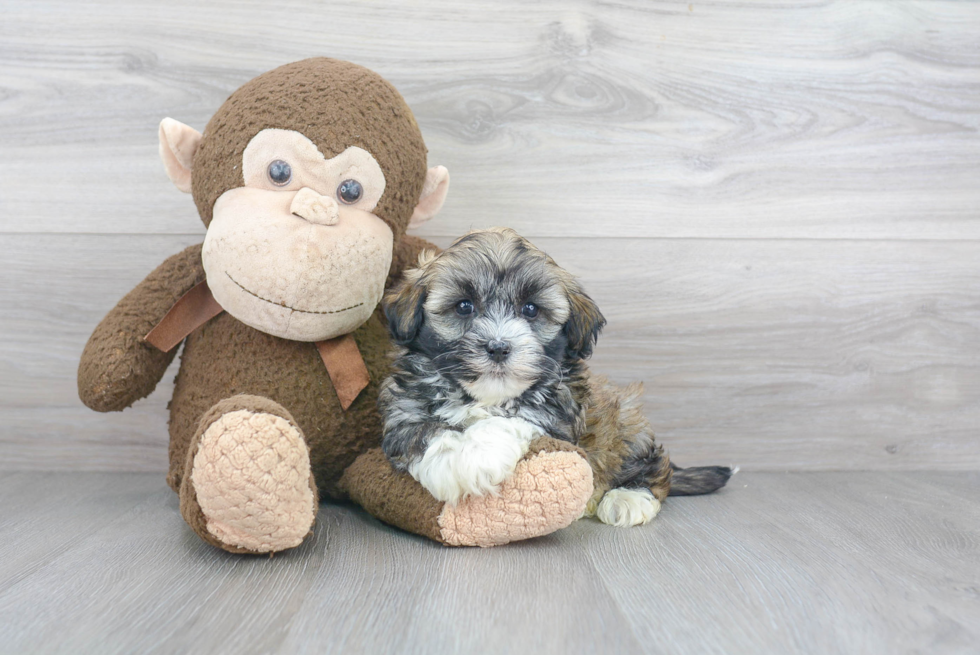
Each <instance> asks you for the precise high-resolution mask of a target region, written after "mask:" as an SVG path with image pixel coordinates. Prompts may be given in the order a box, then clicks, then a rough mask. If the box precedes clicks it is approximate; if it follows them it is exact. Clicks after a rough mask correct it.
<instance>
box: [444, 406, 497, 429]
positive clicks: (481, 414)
mask: <svg viewBox="0 0 980 655" xmlns="http://www.w3.org/2000/svg"><path fill="white" fill-rule="evenodd" d="M491 410H496V411H491ZM436 416H438V417H439V418H440V419H442V420H443V421H445V422H446V423H448V424H449V425H451V426H453V427H454V428H458V429H460V430H466V429H467V428H469V427H472V426H473V425H475V424H477V423H479V422H480V421H485V420H486V419H488V418H491V417H494V416H504V412H503V410H501V409H499V408H497V407H490V408H488V407H484V406H482V405H477V404H476V403H460V404H448V405H444V406H442V407H440V408H439V409H438V410H436Z"/></svg>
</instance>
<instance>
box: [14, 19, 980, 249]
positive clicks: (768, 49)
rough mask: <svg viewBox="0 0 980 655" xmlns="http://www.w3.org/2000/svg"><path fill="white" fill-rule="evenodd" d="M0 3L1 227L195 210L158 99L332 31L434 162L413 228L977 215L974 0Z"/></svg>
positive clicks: (195, 109)
mask: <svg viewBox="0 0 980 655" xmlns="http://www.w3.org/2000/svg"><path fill="white" fill-rule="evenodd" d="M2 10H3V16H4V20H3V22H2V24H0V64H2V65H0V88H2V89H3V92H2V95H0V134H2V135H3V137H2V138H3V142H2V150H0V159H2V160H3V161H4V163H5V175H4V176H3V177H2V179H0V230H3V231H8V232H37V231H42V232H72V233H76V232H85V233H102V232H121V233H132V232H139V233H186V232H191V231H195V230H198V231H199V230H200V229H201V228H200V225H199V222H198V220H197V218H196V216H195V213H194V210H193V206H192V204H191V202H190V200H189V199H188V198H181V197H180V195H179V194H178V193H177V192H176V191H175V190H174V189H173V188H172V187H171V186H170V184H169V183H168V182H167V181H166V179H165V177H164V175H163V171H162V166H161V165H160V164H159V162H158V161H157V154H156V152H157V150H156V149H157V145H156V130H157V125H158V123H159V121H160V120H161V119H162V118H163V117H164V116H172V117H174V118H177V119H179V120H181V121H184V122H186V123H188V124H191V125H193V126H195V127H197V128H199V129H201V128H203V126H204V124H205V123H206V121H207V119H208V118H209V117H210V116H211V114H212V113H213V112H214V111H215V109H217V107H218V106H219V105H220V104H221V102H222V101H223V100H224V99H225V98H226V97H227V96H228V94H229V93H231V91H233V90H234V89H235V88H237V87H238V86H239V85H241V84H242V83H244V82H245V81H247V80H248V79H250V78H252V77H254V76H255V75H257V74H259V73H261V72H264V71H266V70H268V69H270V68H273V67H275V66H277V65H280V64H283V63H286V62H289V61H293V60H296V59H302V58H305V57H308V56H312V55H329V56H335V57H340V58H345V59H350V60H353V61H357V62H359V63H362V64H364V65H366V66H368V67H371V68H373V69H375V70H377V71H379V72H380V73H382V74H383V75H385V76H386V77H388V78H389V79H390V80H391V81H392V82H393V83H394V84H395V85H396V86H397V87H398V88H399V89H400V90H401V91H402V93H403V94H404V95H405V97H406V98H407V100H408V102H409V104H410V105H411V106H412V107H413V108H414V110H415V112H416V114H417V116H418V118H419V121H420V124H421V126H422V128H423V131H424V134H425V136H426V139H427V142H428V144H429V148H430V160H431V162H432V163H433V164H437V163H438V164H445V165H446V166H448V167H449V169H450V170H451V171H452V175H453V190H452V192H451V195H450V199H449V202H448V204H447V207H446V210H445V212H444V214H443V215H442V216H440V217H439V218H438V219H437V220H436V221H434V222H433V223H432V224H431V225H429V226H426V227H425V228H424V230H423V232H422V234H423V235H425V236H455V235H459V234H461V233H462V232H464V231H465V230H466V228H468V227H469V226H473V225H476V226H480V225H492V224H500V223H506V224H509V225H511V226H513V227H515V228H516V229H518V231H521V232H522V233H525V234H527V235H530V236H625V235H629V236H671V237H726V238H748V237H751V238H800V237H802V238H820V239H822V238H901V239H911V238H927V239H935V238H943V239H963V238H972V239H977V238H980V220H978V217H977V212H976V208H977V206H978V204H980V185H978V184H977V183H976V180H977V179H978V178H980V130H978V128H980V50H978V48H977V42H978V40H977V34H978V33H980V6H978V5H977V4H976V3H969V2H939V1H928V2H927V1H920V2H915V1H906V2H889V1H886V0H879V1H871V2H811V1H802V0H801V1H793V2H786V3H780V4H778V5H773V4H772V3H768V2H698V3H688V2H686V1H683V2H649V1H647V0H630V1H626V2H589V1H585V0H576V1H573V2H567V1H565V0H551V1H549V2H541V3H531V4H528V3H525V2H520V1H519V0H498V1H496V2H494V3H492V4H487V3H466V4H461V5H458V6H454V7H453V8H452V10H451V11H450V10H447V9H446V8H445V7H443V6H441V5H439V4H438V3H424V2H422V3H412V4H411V6H408V5H405V4H404V3H401V2H396V1H395V0H387V1H383V2H363V1H361V2H358V1H356V0H352V1H350V2H345V3H344V4H343V10H338V9H337V8H336V7H334V6H331V5H330V4H329V3H318V2H312V1H303V2H290V3H287V4H282V3H268V2H259V1H254V2H228V1H224V2H208V3H202V2H191V1H189V0H185V1H181V2H168V3H154V2H150V1H148V0H143V1H141V2H131V1H129V0H116V1H113V2H105V3H97V4H85V5H82V4H78V3H76V2H66V1H61V2H32V3H18V2H4V3H3V4H2ZM14 164H16V165H14Z"/></svg>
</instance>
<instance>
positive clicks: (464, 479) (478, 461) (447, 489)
mask: <svg viewBox="0 0 980 655" xmlns="http://www.w3.org/2000/svg"><path fill="white" fill-rule="evenodd" d="M536 435H537V430H536V429H535V428H534V426H532V425H531V424H530V423H527V422H526V421H523V420H521V419H513V418H502V417H493V418H489V419H485V420H482V421H479V422H478V423H475V424H474V425H472V426H470V427H469V428H467V429H466V431H465V432H453V431H449V430H447V431H444V432H442V433H440V434H439V435H438V436H436V437H435V438H434V439H432V440H431V441H430V442H429V446H428V448H427V449H426V451H425V455H424V456H423V457H422V459H421V460H420V461H419V462H417V463H415V464H412V465H411V466H409V469H408V472H409V473H410V474H411V475H412V477H414V478H415V479H416V480H418V481H419V483H420V484H421V485H422V486H423V487H425V488H426V489H427V490H428V491H429V493H431V494H432V496H433V497H434V498H435V499H436V500H441V501H443V502H446V503H450V504H456V503H457V502H459V501H460V500H462V499H463V498H465V497H466V496H483V495H486V494H489V493H496V492H497V491H498V489H499V487H500V483H501V482H503V481H504V480H506V479H507V478H509V477H510V476H511V475H513V473H514V468H515V467H516V466H517V462H519V461H520V459H521V458H522V457H523V456H524V453H526V452H527V447H528V444H529V443H530V442H531V440H532V439H533V438H534V437H535V436H536Z"/></svg>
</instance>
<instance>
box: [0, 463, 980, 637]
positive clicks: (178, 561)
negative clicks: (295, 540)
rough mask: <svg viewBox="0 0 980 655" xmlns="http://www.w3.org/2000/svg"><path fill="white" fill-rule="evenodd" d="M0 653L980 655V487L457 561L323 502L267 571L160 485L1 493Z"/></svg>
mask: <svg viewBox="0 0 980 655" xmlns="http://www.w3.org/2000/svg"><path fill="white" fill-rule="evenodd" d="M0 493H2V494H3V498H4V499H5V502H4V503H3V507H2V509H0V530H2V534H3V540H2V542H0V652H4V653H27V652H32V653H33V652H39V653H47V652H66V653H68V652H70V653H100V654H105V653H134V652H146V653H150V652H152V653H168V652H200V653H232V652H233V653H237V654H243V653H314V652H316V653H359V652H365V653H384V652H406V653H443V652H445V653H453V652H474V653H482V652H492V653H511V652H514V653H552V652H554V653H566V652H597V653H699V654H700V653H976V652H978V648H980V647H978V643H980V505H978V503H977V498H978V497H980V473H967V472H942V473H940V472H922V471H920V472H903V473H899V472H874V473H867V472H851V473H846V472H840V473H757V472H750V473H742V474H739V475H738V476H736V477H735V478H734V480H733V484H732V485H731V486H730V487H729V488H728V489H726V490H724V491H723V492H721V493H719V494H717V495H715V496H710V497H703V498H672V499H670V500H669V502H668V503H667V504H666V505H665V508H664V510H663V512H662V513H661V515H660V516H659V517H658V518H657V519H656V520H655V521H654V522H653V523H652V524H650V525H648V526H645V527H642V528H633V529H629V530H617V529H613V528H609V527H606V526H603V525H601V524H598V523H595V522H592V521H587V520H584V521H579V522H577V523H576V524H574V525H572V526H571V527H570V528H568V529H566V530H564V531H561V532H559V533H556V534H554V535H551V536H549V537H545V538H541V539H537V540H533V541H530V542H527V543H523V544H514V545H511V546H507V547H503V548H496V549H490V550H478V549H447V548H443V547H440V546H437V545H435V544H432V543H430V542H428V541H426V540H424V539H421V538H417V537H414V536H412V535H408V534H405V533H402V532H399V531H397V530H395V529H392V528H389V527H387V526H385V525H382V524H380V523H378V522H377V521H375V520H373V519H371V518H370V517H368V516H366V515H365V514H364V513H362V512H361V511H359V510H358V509H356V508H353V507H348V506H343V505H323V506H322V508H321V511H320V520H319V522H318V525H317V529H316V532H315V535H314V536H313V537H312V538H311V539H310V540H308V541H307V543H305V544H304V545H303V546H301V547H300V548H299V549H297V550H296V551H293V552H290V553H285V554H282V555H278V556H276V557H275V558H272V559H268V558H253V557H239V556H231V555H227V554H225V553H223V552H219V551H217V550H214V549H212V548H210V547H209V546H207V545H205V544H204V543H202V542H200V541H199V540H198V539H197V537H196V536H194V535H193V534H192V533H191V532H190V531H189V530H188V529H187V528H186V526H184V524H183V522H182V521H181V519H180V516H179V514H178V512H177V503H176V497H175V496H174V494H173V493H172V492H171V491H170V490H169V489H167V488H166V486H165V485H164V483H163V480H162V478H161V476H159V475H154V474H143V473H130V474H117V473H113V474H108V473H28V472H21V473H11V474H8V475H5V476H4V477H3V478H0Z"/></svg>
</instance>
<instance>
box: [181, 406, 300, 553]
mask: <svg viewBox="0 0 980 655" xmlns="http://www.w3.org/2000/svg"><path fill="white" fill-rule="evenodd" d="M180 497H181V503H180V505H181V513H182V514H183V515H184V519H185V520H186V521H187V523H188V524H189V525H190V526H191V527H192V528H194V530H195V532H197V533H198V535H200V536H201V537H202V538H203V539H204V540H205V541H207V542H208V543H211V544H213V545H215V546H218V547H219V548H223V549H224V550H227V551H230V552H234V553H268V552H278V551H281V550H286V549H288V548H293V547H295V546H298V545H299V544H301V543H302V542H303V540H304V539H305V538H306V536H307V535H308V534H310V533H311V531H312V527H313V522H314V520H315V518H316V511H317V505H318V500H317V494H316V485H315V484H314V481H313V476H312V474H311V471H310V455H309V449H308V448H307V446H306V442H305V441H304V439H303V434H302V432H300V430H299V428H298V427H296V425H295V424H294V423H293V421H292V417H291V416H290V415H289V413H288V412H286V410H285V409H283V408H282V407H281V406H280V405H278V404H277V403H274V402H272V401H270V400H268V399H265V398H259V397H257V396H235V397H234V398H229V399H228V400H224V401H222V402H220V403H218V404H217V405H215V406H214V407H213V408H212V409H211V411H209V412H208V414H207V415H205V417H204V418H203V419H202V420H201V424H200V426H199V428H198V434H197V435H196V437H195V440H194V442H193V443H192V444H191V449H190V451H189V452H188V458H187V465H186V468H185V474H184V477H183V482H182V484H181V489H180Z"/></svg>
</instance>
